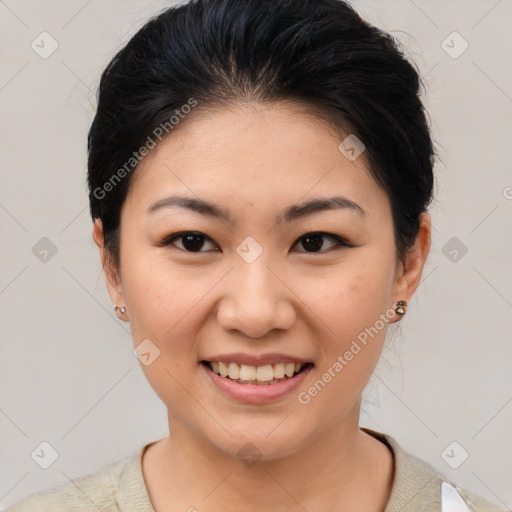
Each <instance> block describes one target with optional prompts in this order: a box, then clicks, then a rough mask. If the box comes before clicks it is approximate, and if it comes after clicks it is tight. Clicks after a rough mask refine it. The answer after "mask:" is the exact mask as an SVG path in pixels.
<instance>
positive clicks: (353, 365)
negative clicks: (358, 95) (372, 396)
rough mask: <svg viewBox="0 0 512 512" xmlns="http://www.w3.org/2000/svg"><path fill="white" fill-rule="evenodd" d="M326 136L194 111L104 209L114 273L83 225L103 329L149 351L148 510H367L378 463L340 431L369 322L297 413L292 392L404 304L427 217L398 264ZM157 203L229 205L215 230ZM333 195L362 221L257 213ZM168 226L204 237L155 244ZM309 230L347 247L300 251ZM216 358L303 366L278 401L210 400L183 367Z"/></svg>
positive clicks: (308, 125) (369, 185)
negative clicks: (103, 298) (299, 378)
mask: <svg viewBox="0 0 512 512" xmlns="http://www.w3.org/2000/svg"><path fill="white" fill-rule="evenodd" d="M344 136H346V134H345V135H342V134H340V133H339V132H337V131H336V130H335V129H334V128H333V127H332V126H331V125H329V124H328V123H327V122H325V121H323V120H321V119H319V118H316V117H313V116H312V115H311V114H309V113H308V112H307V111H306V110H305V109H304V108H301V106H300V105H293V104H285V103H279V104H266V105H261V104H238V105H235V106H233V107H232V108H229V109H226V108H224V109H219V108H217V109H214V108H212V109H211V110H210V111H209V112H208V114H207V115H199V116H197V117H194V118H190V119H187V120H186V121H185V122H183V123H182V125H180V126H179V127H178V128H177V129H176V130H175V131H173V132H172V133H171V135H170V136H169V137H168V138H166V139H164V140H163V141H162V142H161V143H160V144H159V145H158V147H157V148H155V149H154V150H152V151H151V152H150V154H149V155H148V156H147V157H146V158H145V159H144V160H143V161H142V163H141V164H140V166H139V167H138V168H137V170H136V175H135V176H134V178H135V177H136V179H135V180H134V181H133V183H132V186H131V188H130V190H129V193H128V196H127V198H126V201H125V203H124V205H123V208H122V212H121V244H120V245H121V249H120V262H121V263H120V267H121V268H120V269H115V268H113V266H112V265H111V264H110V263H109V261H110V260H109V258H108V254H107V253H106V252H105V249H104V247H103V234H102V230H101V222H100V221H96V223H95V225H94V230H93V237H94V239H95V241H96V243H97V245H98V247H99V248H100V255H101V258H102V261H103V264H104V268H105V275H106V279H107V285H108V291H109V294H110V297H111V299H112V301H113V303H115V304H117V305H120V306H126V308H127V311H126V313H125V314H124V315H123V314H121V313H119V311H118V314H119V316H120V318H122V319H123V320H125V321H129V322H130V324H131V329H132V333H133V339H134V344H135V346H137V345H138V344H139V343H141V342H142V340H145V339H148V338H149V339H150V340H151V341H152V342H153V343H154V344H155V345H156V346H158V348H159V350H160V356H159V357H158V358H156V359H155V360H154V362H153V363H152V364H150V365H149V366H144V365H142V369H143V371H144V373H145V375H146V377H147V379H148V381H149V383H150V384H151V386H152V387H153V389H154V390H155V392H156V393H157V394H158V396H159V397H160V398H161V400H162V401H163V402H164V404H165V405H166V407H167V409H168V421H169V429H170V433H171V434H170V436H168V437H166V438H164V439H162V440H159V441H158V442H155V443H153V444H152V445H151V446H150V447H149V448H148V449H147V450H146V452H145V455H144V458H143V473H144V478H145V481H146V485H147V487H148V491H149V494H150V498H151V500H152V503H153V505H154V507H155V510H156V511H157V512H165V511H174V510H182V511H183V510H188V509H189V508H190V507H196V508H197V510H199V511H201V512H203V511H218V510H223V511H224V512H229V511H232V510H233V511H234V510H245V511H253V510H254V511H256V510H258V511H260V510H273V511H278V512H281V511H283V512H284V511H292V510H293V511H294V510H303V508H302V507H304V508H305V509H307V510H322V509H327V508H329V509H331V510H368V511H382V510H384V508H385V505H386V502H387V500H388V498H389V493H390V489H391V484H392V479H393V458H392V455H391V453H390V451H389V450H388V449H387V447H386V446H385V445H383V444H382V443H380V442H379V441H377V440H376V439H374V438H373V437H371V436H369V435H367V434H366V433H364V432H362V431H361V430H360V429H359V426H358V421H359V412H360V405H361V395H362V391H363V389H364V387H365V385H366V384H367V382H368V380H369V378H370V376H371V373H372V371H373V369H374V368H375V366H376V364H377V362H378V359H379V356H380V353H381V350H382V346H383V343H384V338H385V333H386V328H383V329H381V330H379V332H378V334H377V335H375V336H374V337H373V338H370V341H369V342H368V343H367V345H366V346H365V347H364V348H363V349H362V350H361V351H360V352H359V353H358V354H357V355H356V356H354V358H353V359H352V360H351V361H350V362H349V364H347V365H346V366H345V367H344V368H343V370H342V371H341V372H339V373H337V374H336V377H335V378H333V379H332V380H331V382H329V383H328V384H327V385H326V386H325V388H324V389H323V390H322V391H321V392H319V393H318V394H317V395H316V396H315V397H313V398H312V399H311V401H310V402H309V403H308V404H307V405H303V404H301V403H299V401H298V399H297V395H298V393H299V392H300V391H304V390H307V389H308V388H309V387H310V386H311V385H312V384H313V383H314V382H315V381H316V380H317V379H319V378H320V377H321V375H322V374H323V373H324V372H325V371H326V370H327V369H328V368H329V367H332V365H333V363H334V362H335V361H336V360H337V357H338V356H339V355H340V354H341V355H342V354H344V353H345V352H346V350H348V349H349V347H350V345H351V343H352V341H353V340H354V339H356V337H357V335H358V334H359V333H361V332H362V331H364V329H365V328H368V327H370V326H373V325H375V323H376V321H377V320H378V319H379V315H381V314H383V313H385V312H386V311H389V310H390V308H392V307H393V305H394V303H395V302H396V301H398V300H407V301H408V302H409V301H410V300H411V297H412V295H413V294H414V291H415V290H416V288H417V286H418V284H419V281H420V278H421V273H422V270H423V266H424V263H425V260H426V258H427V255H428V251H429V248H430V216H429V215H428V214H426V213H425V214H423V216H422V227H421V231H420V234H419V236H418V239H417V242H416V245H415V247H414V248H413V249H412V250H411V251H410V252H409V253H408V256H407V264H406V269H407V270H406V271H404V270H403V268H402V267H401V265H400V264H399V262H398V259H397V254H396V247H395V243H394V238H393V223H392V217H391V208H390V203H389V199H388V197H387V195H386V193H385V192H384V191H383V190H382V189H381V188H379V186H378V185H377V184H376V182H375V181H374V179H373V178H372V177H371V175H370V174H369V172H368V171H367V168H366V163H365V161H364V159H363V157H360V158H357V159H356V160H355V161H353V162H352V161H350V160H349V159H347V158H346V157H345V156H344V155H343V154H342V153H341V152H340V150H339V149H338V145H339V144H340V142H341V141H342V140H343V138H344ZM174 194H186V195H189V196H191V197H196V198H201V199H204V200H207V201H211V202H213V203H216V204H218V205H221V206H223V207H225V208H229V210H230V213H231V215H232V217H233V223H232V224H231V223H228V222H227V221H221V220H218V219H214V218H208V217H204V216H202V215H200V214H198V213H195V212H192V211H189V210H186V209H182V208H167V209H165V208H164V209H161V210H158V211H155V212H154V213H152V214H148V213H147V211H146V210H147V208H148V207H149V206H151V205H152V204H154V203H155V202H156V201H158V200H160V199H162V198H164V197H167V196H169V195H174ZM333 195H342V196H345V197H347V198H349V199H351V200H353V201H355V202H356V203H358V204H359V205H360V206H361V207H362V208H363V209H364V210H365V214H364V215H360V214H358V213H357V212H354V211H351V210H349V209H337V210H331V211H324V212H317V213H314V214H312V215H310V216H307V217H304V218H299V219H297V220H295V221H293V222H290V223H287V224H282V225H279V224H276V222H275V220H274V218H275V216H276V215H277V214H279V213H281V211H282V210H283V209H284V208H285V207H287V206H289V205H292V204H298V203H299V204H300V203H303V202H306V201H308V200H310V199H312V198H313V197H315V198H317V197H325V198H328V197H331V196H333ZM180 231H195V232H201V233H202V234H204V235H206V237H205V238H204V244H203V247H202V248H201V249H200V251H201V252H190V251H189V252H187V251H186V250H185V249H184V246H183V245H182V244H183V239H177V240H176V241H175V242H174V245H169V246H167V247H164V246H158V243H159V242H160V241H161V240H162V239H164V238H165V237H168V236H169V235H171V234H174V233H177V232H180ZM312 231H322V232H325V233H332V234H334V235H338V236H340V237H342V238H345V239H346V240H348V241H349V242H350V243H351V244H353V245H355V247H344V246H338V247H336V241H335V240H334V239H332V238H330V237H329V236H325V237H324V238H323V239H321V240H323V243H324V245H323V246H322V247H321V249H319V250H318V251H316V252H315V251H314V249H311V246H308V245H307V244H306V245H303V243H302V242H301V240H303V239H300V237H303V235H305V234H307V233H310V232H312ZM248 236H251V237H253V238H254V239H255V240H256V241H257V243H258V244H260V246H261V247H262V248H263V252H262V253H261V255H260V256H259V257H258V258H257V259H256V260H255V261H254V262H252V263H247V262H246V261H245V260H244V259H243V258H241V257H240V256H239V254H238V253H237V252H236V249H237V247H238V246H239V245H240V244H241V242H242V241H244V239H245V238H246V237H248ZM397 319H398V315H395V316H394V317H393V318H391V319H390V322H395V321H396V320H397ZM227 352H243V353H247V354H251V355H258V354H266V353H276V352H278V353H283V354H288V355H292V356H296V357H299V358H304V359H307V360H309V361H312V362H313V363H314V365H315V367H314V368H313V371H312V372H311V373H310V374H309V375H308V376H307V377H306V380H305V381H304V383H303V384H302V385H301V386H300V389H299V390H297V391H296V392H295V391H294V392H292V393H291V394H290V395H289V396H285V397H284V398H282V399H279V400H276V401H275V402H273V403H269V404H246V403H241V402H238V401H236V400H234V399H232V398H230V397H227V396H226V395H224V394H223V393H222V392H221V391H219V390H218V389H217V387H216V386H214V385H213V384H212V383H211V382H210V381H209V379H208V378H207V377H206V375H205V373H204V370H203V368H202V367H201V366H200V364H199V361H201V360H203V359H209V357H212V356H214V355H216V354H221V353H227ZM247 442H251V443H253V444H254V445H255V446H256V447H257V449H258V450H259V452H260V453H261V459H260V460H259V462H258V463H257V464H255V465H253V466H250V467H248V466H246V465H245V464H244V463H242V461H241V460H240V459H239V458H238V457H237V453H238V452H239V450H240V449H241V448H242V447H243V446H244V445H245V444H246V443H247Z"/></svg>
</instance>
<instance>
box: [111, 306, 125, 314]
mask: <svg viewBox="0 0 512 512" xmlns="http://www.w3.org/2000/svg"><path fill="white" fill-rule="evenodd" d="M118 309H119V311H120V313H121V314H122V315H124V314H125V313H126V308H125V307H124V306H121V307H119V306H117V305H115V304H114V311H117V310H118Z"/></svg>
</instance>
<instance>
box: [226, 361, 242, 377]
mask: <svg viewBox="0 0 512 512" xmlns="http://www.w3.org/2000/svg"><path fill="white" fill-rule="evenodd" d="M228 370H229V372H228V376H229V378H230V379H233V380H236V379H239V378H240V366H238V365H237V364H236V363H229V366H228Z"/></svg>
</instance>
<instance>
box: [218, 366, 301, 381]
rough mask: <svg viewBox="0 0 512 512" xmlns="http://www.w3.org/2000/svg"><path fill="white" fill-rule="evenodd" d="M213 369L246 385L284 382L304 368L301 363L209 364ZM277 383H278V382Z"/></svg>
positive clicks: (222, 375)
mask: <svg viewBox="0 0 512 512" xmlns="http://www.w3.org/2000/svg"><path fill="white" fill-rule="evenodd" d="M209 364H210V367H211V369H212V370H213V371H214V372H215V373H216V374H217V375H220V376H221V377H229V378H230V379H231V380H235V381H237V382H245V383H251V384H252V383H254V384H257V383H260V382H267V383H273V382H274V381H276V379H278V380H277V381H279V380H282V379H285V378H288V377H293V376H294V375H295V374H297V373H299V372H300V370H302V368H303V367H304V365H303V364H301V363H286V364H285V363H277V364H273V365H272V364H266V365H264V366H251V365H247V364H242V365H239V364H238V363H233V362H231V363H223V362H222V363H221V362H211V363H209ZM277 381H276V382H277Z"/></svg>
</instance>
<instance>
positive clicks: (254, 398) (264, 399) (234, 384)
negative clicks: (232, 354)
mask: <svg viewBox="0 0 512 512" xmlns="http://www.w3.org/2000/svg"><path fill="white" fill-rule="evenodd" d="M220 362H223V361H219V362H214V363H216V364H220ZM233 363H234V362H231V363H230V365H232V364H233ZM212 364H213V363H211V362H208V361H201V364H200V365H199V367H200V368H202V369H203V371H204V375H205V376H206V377H207V379H208V380H209V382H211V383H212V384H213V385H214V386H215V387H216V388H217V389H218V390H219V391H220V392H221V393H222V394H224V395H225V396H229V397H230V398H231V399H235V400H236V401H238V402H245V403H248V404H260V405H262V404H266V403H270V402H274V401H276V400H280V399H284V398H285V397H287V396H289V395H291V394H292V392H294V391H295V390H296V389H297V388H298V387H299V386H300V385H301V384H302V383H303V382H304V380H305V379H306V378H307V376H308V375H309V373H310V372H311V371H312V370H313V368H314V364H313V363H306V364H301V363H298V364H299V365H301V367H300V369H299V372H298V373H295V363H293V369H294V374H293V376H292V377H288V376H286V375H285V376H284V377H283V378H281V379H275V378H274V379H272V380H270V381H258V380H247V381H242V380H240V379H237V380H232V379H230V378H229V376H226V377H222V376H221V375H219V374H217V373H215V371H213V369H212ZM277 364H278V365H279V364H284V363H277ZM243 366H244V365H240V371H242V367H243ZM246 366H247V365H246ZM263 366H267V365H263ZM263 371H266V370H263ZM267 377H268V376H267Z"/></svg>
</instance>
